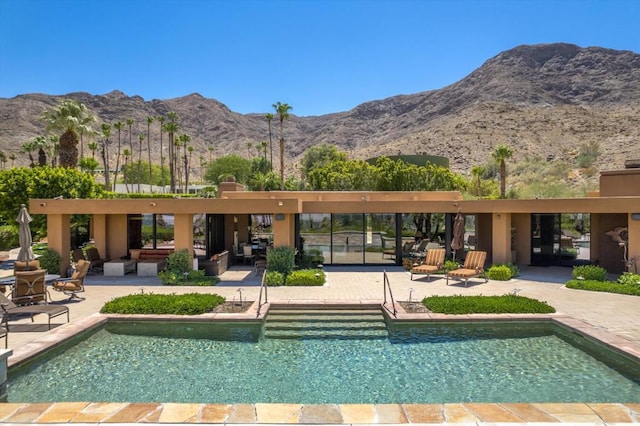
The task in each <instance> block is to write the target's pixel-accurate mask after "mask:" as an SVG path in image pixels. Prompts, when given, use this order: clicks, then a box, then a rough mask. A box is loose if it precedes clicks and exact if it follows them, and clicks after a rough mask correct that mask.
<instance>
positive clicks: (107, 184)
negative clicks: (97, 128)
mask: <svg viewBox="0 0 640 426" xmlns="http://www.w3.org/2000/svg"><path fill="white" fill-rule="evenodd" d="M110 136H111V125H109V124H107V123H102V147H101V148H102V164H103V166H104V188H105V189H106V190H107V191H110V190H111V180H110V178H109V174H110V173H111V171H110V170H109V137H110ZM114 186H115V184H114Z"/></svg>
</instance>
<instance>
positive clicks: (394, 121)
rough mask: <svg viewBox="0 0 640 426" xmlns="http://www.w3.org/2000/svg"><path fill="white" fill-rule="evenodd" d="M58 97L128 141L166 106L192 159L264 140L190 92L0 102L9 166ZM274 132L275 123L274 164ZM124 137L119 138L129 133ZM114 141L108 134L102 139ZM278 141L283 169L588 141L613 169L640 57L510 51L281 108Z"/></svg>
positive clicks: (638, 140)
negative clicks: (308, 105)
mask: <svg viewBox="0 0 640 426" xmlns="http://www.w3.org/2000/svg"><path fill="white" fill-rule="evenodd" d="M63 98H72V99H76V100H78V101H80V102H82V103H84V104H85V105H86V106H87V107H88V108H89V110H90V111H91V112H92V113H93V114H94V115H95V116H96V117H97V119H98V123H102V122H107V123H113V122H116V121H122V122H124V121H125V119H127V118H133V119H134V120H135V123H134V126H133V132H132V133H133V139H134V146H135V144H136V140H137V138H136V136H137V135H138V134H139V133H145V134H146V131H147V121H146V119H147V117H148V116H151V117H157V116H159V115H165V114H166V113H167V112H169V111H175V112H176V113H177V114H178V115H179V117H180V125H181V132H184V133H188V134H189V135H191V137H192V141H191V143H192V145H193V146H194V148H195V153H196V156H200V155H202V156H203V157H204V158H205V159H207V158H208V156H209V154H210V151H209V149H208V148H209V147H213V148H214V155H215V156H219V155H225V154H229V153H239V154H241V155H248V150H249V148H248V146H247V145H248V143H249V142H251V143H252V144H253V146H254V148H252V150H253V152H252V156H253V155H255V152H256V151H255V145H256V143H257V142H259V141H268V140H269V133H268V126H267V121H266V119H265V116H264V113H259V114H244V115H243V114H238V113H235V112H233V111H230V110H229V109H228V108H227V107H226V106H225V105H223V104H222V103H220V102H218V101H216V100H214V99H207V98H204V97H202V96H200V95H199V94H197V93H194V94H190V95H187V96H184V97H180V98H174V99H167V100H158V99H154V100H151V101H145V100H144V99H142V98H141V97H139V96H127V95H126V94H124V93H122V92H119V91H117V90H116V91H113V92H110V93H107V94H105V95H90V94H88V93H70V94H67V95H64V96H53V95H45V94H25V95H19V96H16V97H14V98H11V99H6V98H0V150H2V151H4V152H5V153H7V154H11V153H13V154H15V155H16V157H17V158H18V160H17V161H16V163H17V164H27V161H26V160H27V159H26V155H25V154H24V153H22V152H21V149H20V147H21V145H22V144H23V143H24V142H26V141H27V140H29V139H31V138H33V137H35V136H37V135H40V134H43V132H44V125H43V123H42V122H41V121H40V120H39V118H38V117H39V115H40V113H41V112H42V111H43V110H44V109H46V108H50V107H52V106H54V105H55V104H56V103H57V102H59V101H60V100H61V99H63ZM293 106H294V108H295V105H293ZM265 112H271V111H265ZM98 127H99V125H98ZM278 134H279V123H278V122H277V118H276V119H274V121H273V123H272V138H273V142H274V150H273V158H274V164H275V165H276V166H277V164H278V161H277V158H278V148H277V140H278ZM122 137H123V141H127V142H128V131H123V134H122ZM115 138H117V136H116V135H115V131H114V134H113V135H112V137H111V140H115ZM151 139H152V141H153V142H155V145H154V147H153V148H152V153H153V156H154V157H153V158H156V159H158V158H159V148H158V143H157V142H158V141H159V124H158V122H157V121H154V122H153V123H152V124H151ZM285 139H286V155H287V157H288V158H287V164H289V165H291V164H293V163H295V161H296V160H298V159H299V158H300V157H301V155H302V154H303V153H304V152H305V150H306V149H307V148H309V147H311V146H315V145H318V144H321V143H330V144H335V145H337V146H338V147H339V148H340V149H342V150H345V151H347V152H349V153H350V155H351V158H360V159H365V158H370V157H374V156H378V155H396V154H422V153H428V154H433V155H443V156H446V157H449V158H450V161H451V168H452V169H453V170H455V171H458V172H462V173H468V172H469V170H470V169H471V167H472V166H473V165H476V164H481V163H484V162H486V161H487V160H488V159H489V158H490V157H491V152H492V150H493V147H495V146H496V145H497V144H509V145H511V146H512V147H513V149H514V153H515V155H514V160H515V161H517V160H518V159H522V158H524V157H525V156H540V157H542V158H547V159H560V160H563V161H566V162H567V163H568V164H573V163H574V160H575V157H576V156H577V155H578V153H579V148H580V146H581V145H583V144H588V143H594V142H597V143H598V144H599V146H600V150H601V155H600V157H599V159H598V162H597V164H596V167H597V168H598V169H614V168H622V167H623V164H624V161H625V160H626V159H630V158H640V55H639V54H637V53H634V52H630V51H617V50H611V49H604V48H601V47H588V48H581V47H578V46H575V45H571V44H562V43H557V44H540V45H525V46H518V47H515V48H513V49H511V50H508V51H505V52H502V53H500V54H498V55H497V56H495V57H493V58H491V59H489V60H488V61H487V62H485V63H484V64H483V65H482V66H481V67H479V68H478V69H476V70H475V71H473V72H472V73H471V74H469V75H468V76H467V77H465V78H463V79H462V80H460V81H458V82H456V83H454V84H452V85H450V86H447V87H444V88H442V89H438V90H432V91H427V92H421V93H416V94H412V95H401V96H394V97H390V98H387V99H382V100H375V101H371V102H366V103H363V104H361V105H358V106H357V107H355V108H354V109H352V110H350V111H346V112H338V113H334V114H328V115H322V116H312V117H298V116H295V115H291V117H290V119H289V120H287V121H286V122H285ZM165 143H166V135H165ZM85 149H86V148H85ZM112 151H113V150H112ZM196 158H197V157H196ZM156 161H157V160H156ZM194 163H197V160H195V161H194ZM591 175H593V173H592V174H591Z"/></svg>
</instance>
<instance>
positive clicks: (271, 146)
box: [264, 112, 273, 171]
mask: <svg viewBox="0 0 640 426" xmlns="http://www.w3.org/2000/svg"><path fill="white" fill-rule="evenodd" d="M264 118H266V119H267V124H268V125H269V150H270V151H271V156H270V158H269V161H271V171H273V143H272V141H271V122H272V121H273V114H271V113H270V112H268V113H266V114H265V115H264Z"/></svg>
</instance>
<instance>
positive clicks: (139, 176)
mask: <svg viewBox="0 0 640 426" xmlns="http://www.w3.org/2000/svg"><path fill="white" fill-rule="evenodd" d="M143 140H144V133H140V134H139V135H138V193H140V181H141V180H142V141H143Z"/></svg>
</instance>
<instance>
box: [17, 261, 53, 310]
mask: <svg viewBox="0 0 640 426" xmlns="http://www.w3.org/2000/svg"><path fill="white" fill-rule="evenodd" d="M46 273H47V271H46V270H44V269H38V270H36V271H16V273H15V283H14V284H13V288H12V290H11V301H12V302H13V303H15V304H16V305H33V304H35V303H40V302H45V303H46V302H47V287H46V285H45V280H44V276H45V274H46Z"/></svg>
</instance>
